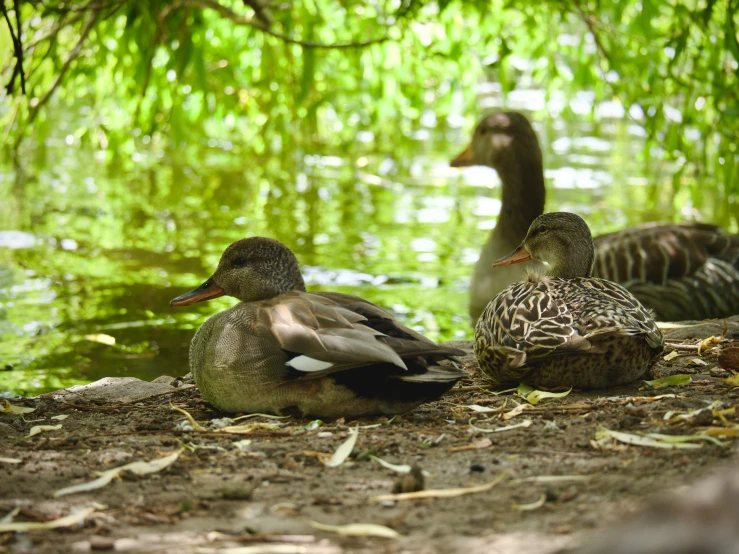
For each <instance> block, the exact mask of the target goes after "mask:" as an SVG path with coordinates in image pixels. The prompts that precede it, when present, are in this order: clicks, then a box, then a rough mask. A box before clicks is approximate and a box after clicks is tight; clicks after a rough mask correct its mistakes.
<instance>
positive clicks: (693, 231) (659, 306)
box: [593, 223, 739, 321]
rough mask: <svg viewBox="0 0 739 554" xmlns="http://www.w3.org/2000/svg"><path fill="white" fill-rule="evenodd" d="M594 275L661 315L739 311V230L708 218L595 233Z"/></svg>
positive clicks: (724, 314) (683, 317)
mask: <svg viewBox="0 0 739 554" xmlns="http://www.w3.org/2000/svg"><path fill="white" fill-rule="evenodd" d="M594 240H595V266H594V267H593V275H594V276H596V277H602V278H604V279H609V280H611V281H616V282H618V283H621V284H622V285H623V286H624V287H625V288H626V289H627V290H629V291H630V292H631V293H632V294H633V295H634V296H636V297H637V298H638V299H639V301H640V302H641V303H642V304H644V305H646V306H650V307H653V309H654V311H655V315H656V317H657V319H659V320H661V321H682V320H686V319H691V320H701V319H708V318H717V317H727V316H730V315H734V314H739V236H737V235H732V234H729V233H727V232H726V231H725V230H724V229H722V228H721V227H719V226H718V225H711V224H707V223H677V224H664V223H646V224H644V225H638V226H636V227H629V228H628V229H624V230H622V231H616V232H614V233H608V234H605V235H599V236H597V237H595V239H594Z"/></svg>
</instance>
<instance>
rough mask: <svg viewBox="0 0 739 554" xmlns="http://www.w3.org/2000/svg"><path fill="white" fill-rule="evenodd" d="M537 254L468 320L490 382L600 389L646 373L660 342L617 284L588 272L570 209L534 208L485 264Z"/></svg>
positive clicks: (583, 238)
mask: <svg viewBox="0 0 739 554" xmlns="http://www.w3.org/2000/svg"><path fill="white" fill-rule="evenodd" d="M531 259H533V260H537V261H539V262H544V263H546V264H548V269H547V270H546V271H545V272H543V273H541V272H538V271H531V272H529V273H528V275H527V276H526V278H525V279H524V280H522V281H520V282H518V283H514V284H513V285H510V286H508V287H507V288H505V289H503V290H502V291H501V292H500V293H498V294H497V295H496V296H495V298H493V299H492V300H491V301H490V302H489V303H488V305H487V306H486V307H485V309H484V310H483V312H482V315H481V316H480V318H479V319H478V320H477V324H476V325H475V341H474V350H475V356H476V357H477V361H478V363H479V365H480V370H481V371H482V372H483V373H484V374H485V375H487V377H488V378H489V379H490V380H491V381H492V382H493V383H494V384H495V385H508V384H518V383H519V382H522V381H524V382H527V383H529V384H533V385H534V386H537V387H543V388H557V387H572V388H576V389H581V390H584V389H603V388H607V387H612V386H617V385H623V384H626V383H629V382H632V381H635V380H637V379H640V378H642V377H644V376H645V375H647V374H648V373H649V371H650V370H651V368H652V366H653V365H654V363H655V362H656V361H657V359H658V358H659V355H660V354H661V353H662V351H663V349H664V340H663V338H662V333H661V332H660V330H659V328H658V327H657V324H656V322H655V321H654V318H653V316H652V313H651V312H650V310H649V309H648V308H646V307H645V306H644V305H643V304H642V303H641V302H639V300H637V298H636V297H635V296H634V295H633V294H631V293H630V292H629V291H628V290H626V289H625V288H624V287H622V286H621V285H619V284H617V283H614V282H613V281H609V280H606V279H600V278H596V277H592V276H591V275H592V270H593V265H594V261H595V245H594V243H593V237H592V235H591V234H590V228H589V227H588V225H587V224H586V223H585V221H584V220H583V219H582V218H581V217H580V216H578V215H576V214H572V213H567V212H551V213H546V214H542V215H540V216H539V217H537V218H536V219H534V221H533V222H532V223H531V225H530V226H529V229H528V231H527V233H526V236H525V237H524V239H523V241H522V242H521V244H520V245H519V246H518V247H516V248H515V249H514V250H513V251H512V252H511V253H509V254H508V255H506V256H504V257H502V258H501V259H499V260H497V261H496V262H495V263H494V264H493V266H494V267H496V268H498V267H506V266H510V265H513V264H518V263H522V262H526V261H528V260H531Z"/></svg>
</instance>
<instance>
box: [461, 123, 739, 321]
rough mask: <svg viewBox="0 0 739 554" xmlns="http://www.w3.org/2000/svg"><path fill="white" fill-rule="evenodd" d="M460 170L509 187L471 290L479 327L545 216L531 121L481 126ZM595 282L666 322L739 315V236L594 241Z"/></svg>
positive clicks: (708, 231)
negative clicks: (514, 255) (485, 173)
mask: <svg viewBox="0 0 739 554" xmlns="http://www.w3.org/2000/svg"><path fill="white" fill-rule="evenodd" d="M451 165H452V166H453V167H462V166H468V165H486V166H489V167H492V168H493V169H495V170H496V171H497V172H498V175H499V176H500V180H501V182H502V205H501V208H500V216H499V217H498V222H497V225H496V226H495V229H494V230H493V231H492V233H491V234H490V236H489V238H488V240H487V242H486V244H485V245H484V246H483V248H482V252H481V253H480V259H479V260H478V262H477V265H476V266H475V272H474V275H473V278H472V285H471V287H470V305H469V312H470V316H472V318H473V320H477V318H478V317H479V316H480V313H481V312H482V310H483V309H484V308H485V306H486V305H487V303H488V302H489V301H490V299H491V298H492V297H493V296H495V295H496V294H497V293H498V292H500V291H501V290H503V289H504V288H505V287H507V286H508V285H510V284H511V283H514V282H516V281H518V280H519V279H520V277H521V273H522V272H521V271H520V270H518V269H514V268H507V269H506V268H504V269H498V270H493V268H492V263H493V262H494V261H495V260H497V259H498V258H499V257H501V256H503V255H504V254H505V253H507V252H510V251H511V250H512V249H513V248H515V247H516V246H517V245H518V244H519V243H520V242H521V240H523V237H524V236H525V235H526V231H527V230H528V228H529V225H531V222H532V221H533V220H534V219H535V218H536V217H537V216H539V215H541V214H542V213H543V212H544V199H545V189H544V170H543V163H542V154H541V148H540V146H539V140H538V139H537V137H536V133H535V132H534V130H533V128H532V127H531V123H529V121H528V119H526V117H525V116H524V115H522V114H520V113H517V112H505V113H496V114H493V115H490V116H487V117H485V118H483V119H482V120H481V121H480V123H479V124H478V125H477V128H476V129H475V132H474V134H473V137H472V141H471V143H470V145H469V146H468V147H467V149H466V150H464V151H463V152H462V153H461V154H460V155H459V156H457V157H456V158H455V159H454V160H453V161H452V162H451ZM593 275H595V276H596V277H601V278H603V279H609V280H611V281H616V282H618V283H621V284H622V285H623V286H624V287H626V288H627V289H628V290H630V291H631V292H632V293H633V294H634V296H636V297H637V298H638V299H639V300H640V301H641V302H642V303H643V304H644V305H646V306H648V307H650V308H652V309H653V310H655V313H656V317H657V319H659V320H663V321H682V320H688V319H698V320H699V319H705V318H713V317H726V316H730V315H734V314H737V313H739V236H737V235H730V234H728V233H726V232H725V231H724V230H723V229H721V228H720V227H717V226H715V225H709V224H704V223H680V224H655V223H649V224H646V225H640V226H637V227H631V228H629V229H625V230H623V231H617V232H615V233H609V234H607V235H601V236H599V237H596V238H595V267H594V269H593Z"/></svg>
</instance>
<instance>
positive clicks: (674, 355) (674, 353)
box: [662, 350, 680, 362]
mask: <svg viewBox="0 0 739 554" xmlns="http://www.w3.org/2000/svg"><path fill="white" fill-rule="evenodd" d="M679 355H680V352H678V351H677V350H673V351H672V352H670V353H669V354H667V356H664V357H663V358H662V359H663V360H664V361H666V362H669V361H670V360H672V359H674V358H677V357H678V356H679Z"/></svg>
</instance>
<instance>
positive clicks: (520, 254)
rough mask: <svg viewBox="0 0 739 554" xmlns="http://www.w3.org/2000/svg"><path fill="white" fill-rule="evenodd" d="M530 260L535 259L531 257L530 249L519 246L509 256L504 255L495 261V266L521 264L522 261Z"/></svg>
mask: <svg viewBox="0 0 739 554" xmlns="http://www.w3.org/2000/svg"><path fill="white" fill-rule="evenodd" d="M530 260H533V258H532V257H531V254H529V251H528V250H526V249H525V248H524V247H523V246H519V247H518V248H516V249H515V250H514V251H513V252H511V253H510V254H508V255H507V256H503V257H502V258H501V259H499V260H498V261H497V262H495V263H494V264H493V267H500V266H502V265H512V264H520V263H522V262H528V261H530Z"/></svg>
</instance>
